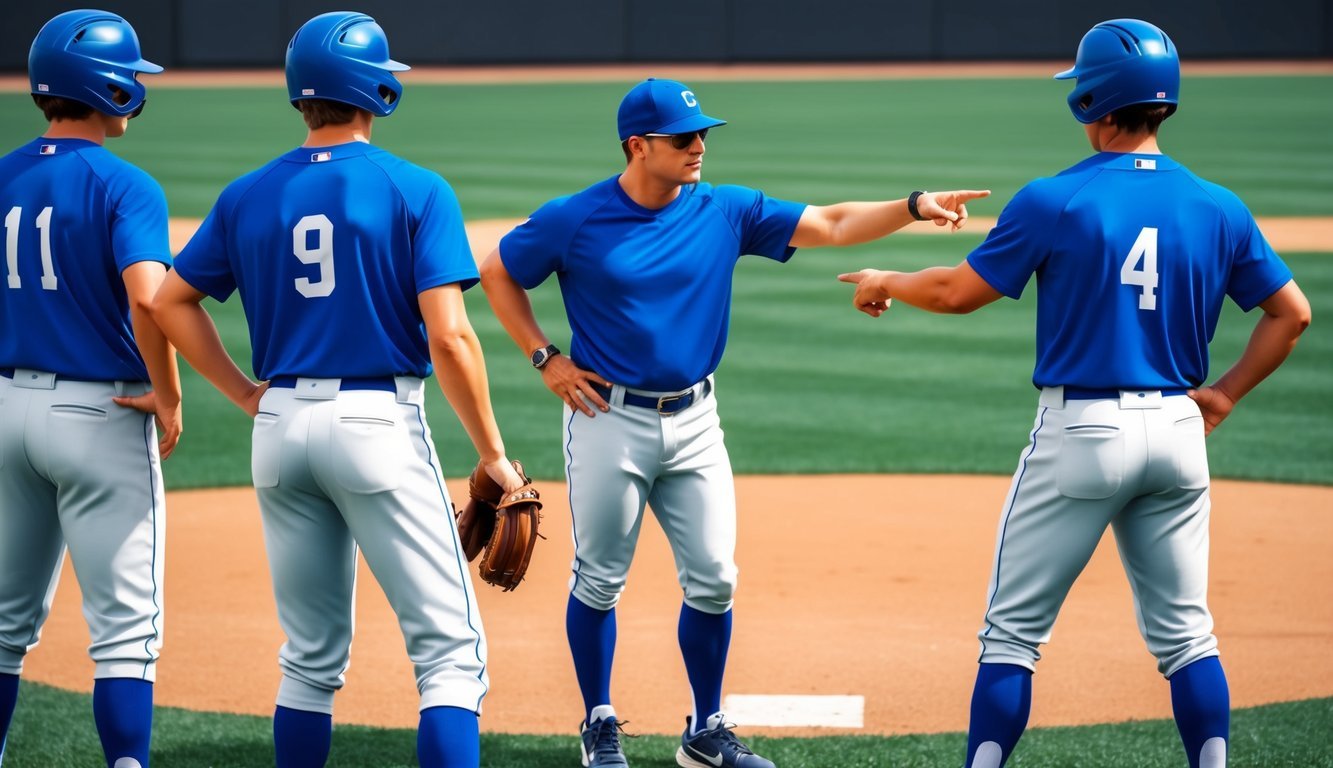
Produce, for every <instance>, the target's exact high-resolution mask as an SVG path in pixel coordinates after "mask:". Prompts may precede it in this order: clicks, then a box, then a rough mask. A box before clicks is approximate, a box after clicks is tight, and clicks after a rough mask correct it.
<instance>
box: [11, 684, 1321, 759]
mask: <svg viewBox="0 0 1333 768" xmlns="http://www.w3.org/2000/svg"><path fill="white" fill-rule="evenodd" d="M484 722H485V721H484V720H483V723H484ZM1231 723H1232V724H1231V743H1230V744H1229V749H1228V754H1227V757H1228V765H1230V766H1232V768H1282V767H1285V766H1293V767H1294V766H1301V768H1307V767H1311V768H1317V767H1319V766H1333V755H1330V754H1329V752H1328V738H1327V734H1328V733H1330V732H1331V731H1333V699H1310V700H1306V701H1297V702H1288V703H1283V704H1272V705H1268V706H1264V707H1254V708H1250V709H1238V710H1235V711H1234V712H1233V713H1232V721H1231ZM153 726H154V728H153V748H152V755H151V756H152V761H153V765H154V766H157V768H197V767H198V766H210V768H250V767H252V766H259V765H272V764H273V751H272V750H273V747H272V736H271V734H272V722H271V721H270V720H269V719H268V718H263V717H250V716H243V715H225V714H218V713H212V712H192V711H190V710H184V709H176V708H171V707H158V708H157V709H156V710H155V712H154V715H153ZM747 740H748V741H749V743H750V744H751V746H753V747H754V748H755V750H756V751H758V752H759V753H760V754H763V755H765V756H766V757H769V758H770V759H772V760H773V761H775V762H776V763H777V764H778V765H781V766H783V768H828V766H832V765H837V766H839V768H886V767H887V766H893V768H935V767H937V766H943V765H957V764H960V763H961V762H962V759H963V752H964V747H965V744H966V739H965V737H964V736H963V734H956V733H954V734H932V735H911V736H891V737H878V736H827V737H822V738H814V739H799V738H773V737H766V736H755V737H753V738H750V739H747ZM624 743H625V752H626V754H627V756H628V757H629V759H630V764H631V765H634V766H636V768H668V767H669V766H674V765H675V760H674V759H673V755H674V752H675V748H676V745H677V744H678V743H679V741H678V739H676V738H674V737H670V736H640V737H637V738H632V739H626V740H625V742H624ZM481 754H482V765H483V766H487V767H488V768H552V767H554V766H569V765H577V764H578V760H579V756H578V742H577V736H576V735H575V733H574V730H573V729H572V728H571V730H570V733H569V734H567V735H563V736H510V735H500V734H483V735H482V744H481ZM101 761H102V752H101V748H100V746H99V744H98V740H97V733H96V730H95V729H94V727H93V722H92V704H91V697H89V696H87V695H85V694H78V693H70V692H68V691H61V690H58V689H55V688H50V687H47V686H44V685H40V684H32V683H25V684H24V685H23V688H22V690H21V693H20V696H19V706H18V710H17V711H16V712H15V715H14V722H13V726H12V728H11V730H10V735H9V744H8V748H7V749H6V751H5V766H6V768H38V767H39V766H40V767H41V768H47V767H48V766H54V765H99V764H101ZM1011 763H1012V765H1015V766H1020V767H1021V768H1065V767H1066V766H1073V765H1077V766H1084V767H1085V768H1177V767H1178V766H1180V765H1182V764H1183V763H1184V754H1183V752H1182V750H1181V747H1180V737H1179V736H1178V735H1177V734H1176V729H1175V725H1174V724H1173V723H1171V722H1170V721H1167V720H1149V721H1137V722H1130V723H1118V724H1109V725H1094V726H1081V727H1071V728H1033V729H1031V730H1029V731H1028V732H1027V733H1026V734H1024V736H1023V739H1022V741H1021V742H1020V743H1019V746H1018V750H1017V752H1016V753H1015V756H1014V758H1013V760H1012V761H1011ZM416 764H417V762H416V734H415V733H414V732H413V731H411V730H402V729H380V728H368V727H363V726H349V725H339V726H337V727H336V728H334V731H333V752H332V755H331V759H330V761H329V766H330V768H339V767H340V766H341V768H360V767H362V766H364V767H366V768H370V767H372V766H373V767H374V768H396V767H398V766H414V765H416Z"/></svg>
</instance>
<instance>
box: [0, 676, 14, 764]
mask: <svg viewBox="0 0 1333 768" xmlns="http://www.w3.org/2000/svg"><path fill="white" fill-rule="evenodd" d="M18 701H19V676H18V675H5V674H0V763H3V762H4V759H5V739H7V738H8V737H9V721H10V720H12V719H13V717H14V705H15V704H18Z"/></svg>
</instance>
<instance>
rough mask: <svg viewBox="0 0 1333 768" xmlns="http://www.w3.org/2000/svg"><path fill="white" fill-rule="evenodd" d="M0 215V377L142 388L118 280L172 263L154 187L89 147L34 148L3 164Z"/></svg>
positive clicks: (163, 205)
mask: <svg viewBox="0 0 1333 768" xmlns="http://www.w3.org/2000/svg"><path fill="white" fill-rule="evenodd" d="M0 216H3V217H4V234H5V237H4V249H5V278H6V284H5V285H4V286H0V368H33V369H37V370H43V371H52V372H54V373H57V374H60V375H62V376H67V377H69V378H72V379H83V380H87V381H119V380H125V381H147V380H148V371H147V369H146V368H145V367H144V363H143V357H142V356H141V355H140V354H139V347H138V346H137V345H136V344H135V341H134V330H133V328H132V327H131V325H130V310H129V298H128V296H127V295H126V293H125V280H124V278H123V277H122V276H121V272H123V271H124V270H125V268H126V267H128V266H130V265H131V264H135V263H137V262H140V261H157V262H161V263H163V264H170V263H171V250H170V246H169V244H168V240H167V199H166V196H165V195H163V194H162V188H161V187H160V186H158V183H157V182H156V181H154V180H153V179H152V177H150V176H149V175H148V174H146V173H144V172H143V171H141V170H139V169H138V168H136V167H134V166H133V165H130V164H129V163H127V162H125V161H124V160H121V159H120V158H118V157H116V156H115V155H113V154H111V153H110V152H108V151H107V150H106V149H104V148H103V147H102V146H100V145H98V144H94V143H93V142H91V141H84V140H82V139H36V140H34V141H31V142H29V143H28V144H25V145H24V146H22V147H19V148H18V149H16V150H14V151H13V152H11V153H9V154H8V155H5V156H4V157H3V158H0Z"/></svg>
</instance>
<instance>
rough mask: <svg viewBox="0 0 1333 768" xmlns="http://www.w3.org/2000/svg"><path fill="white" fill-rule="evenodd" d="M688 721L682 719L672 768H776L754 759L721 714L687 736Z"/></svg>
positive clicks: (759, 759) (754, 756)
mask: <svg viewBox="0 0 1333 768" xmlns="http://www.w3.org/2000/svg"><path fill="white" fill-rule="evenodd" d="M690 725H691V723H690V718H689V717H686V718H685V733H683V734H681V737H680V749H677V750H676V765H680V766H683V768H776V767H775V766H774V765H773V761H771V760H766V759H764V758H762V757H760V756H759V755H756V754H755V753H754V752H753V751H752V750H751V749H750V748H749V747H747V746H745V744H744V743H742V742H741V740H740V739H738V738H736V734H734V733H732V732H731V729H732V728H735V727H736V726H735V724H733V723H728V722H727V721H726V717H725V716H724V715H723V714H722V713H720V712H719V713H718V714H716V715H713V716H712V717H710V718H708V721H707V722H706V723H704V729H703V730H701V731H699V732H698V733H696V734H694V735H693V736H691V735H690Z"/></svg>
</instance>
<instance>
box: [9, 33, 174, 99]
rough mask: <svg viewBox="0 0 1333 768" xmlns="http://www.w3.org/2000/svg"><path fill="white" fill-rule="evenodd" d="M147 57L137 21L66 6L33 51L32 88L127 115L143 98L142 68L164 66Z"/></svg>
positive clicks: (153, 69) (158, 69)
mask: <svg viewBox="0 0 1333 768" xmlns="http://www.w3.org/2000/svg"><path fill="white" fill-rule="evenodd" d="M161 71H162V67H159V66H158V65H156V64H154V63H152V62H151V61H148V60H146V59H144V58H143V53H142V51H141V50H140V48H139V37H138V35H137V34H135V31H134V27H132V26H130V23H129V22H128V21H126V20H125V19H123V18H122V17H120V16H118V15H116V14H114V13H108V12H106V11H96V10H78V11H66V12H65V13H62V14H59V15H57V16H55V17H54V18H52V19H51V20H50V21H48V22H46V24H45V25H43V26H42V29H41V31H39V32H38V33H37V37H36V38H34V39H33V41H32V48H31V49H30V50H29V51H28V77H29V80H30V83H31V86H32V93H33V94H35V95H38V96H58V97H60V98H63V99H69V100H71V101H76V102H79V103H81V104H86V105H88V106H90V107H92V108H93V109H96V110H98V111H99V112H104V113H106V114H111V115H117V116H120V117H125V116H128V115H131V114H136V113H137V110H139V109H140V107H141V106H142V104H143V100H144V94H145V90H146V89H145V88H144V87H143V85H142V84H141V83H139V82H138V79H137V75H138V73H140V72H146V73H156V72H161Z"/></svg>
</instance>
